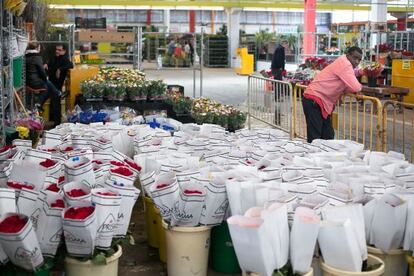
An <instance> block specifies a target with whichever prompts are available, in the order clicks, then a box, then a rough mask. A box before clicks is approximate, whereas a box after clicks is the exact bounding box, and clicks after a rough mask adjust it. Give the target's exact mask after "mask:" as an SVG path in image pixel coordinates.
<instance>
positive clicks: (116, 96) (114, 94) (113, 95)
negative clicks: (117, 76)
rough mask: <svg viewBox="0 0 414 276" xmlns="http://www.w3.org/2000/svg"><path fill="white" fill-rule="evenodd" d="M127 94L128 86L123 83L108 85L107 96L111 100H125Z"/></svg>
mask: <svg viewBox="0 0 414 276" xmlns="http://www.w3.org/2000/svg"><path fill="white" fill-rule="evenodd" d="M126 95H127V92H126V87H125V86H124V85H123V84H121V83H111V84H109V85H108V86H107V98H108V100H110V101H123V100H124V99H125V97H126Z"/></svg>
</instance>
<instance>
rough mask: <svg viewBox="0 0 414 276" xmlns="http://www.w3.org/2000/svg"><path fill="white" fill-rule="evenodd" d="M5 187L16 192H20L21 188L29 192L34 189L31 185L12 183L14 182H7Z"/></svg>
mask: <svg viewBox="0 0 414 276" xmlns="http://www.w3.org/2000/svg"><path fill="white" fill-rule="evenodd" d="M7 186H9V187H10V188H13V189H16V190H21V189H22V188H26V189H29V190H33V189H34V186H33V185H30V184H23V183H19V182H14V181H7Z"/></svg>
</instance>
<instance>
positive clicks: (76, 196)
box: [0, 144, 141, 275]
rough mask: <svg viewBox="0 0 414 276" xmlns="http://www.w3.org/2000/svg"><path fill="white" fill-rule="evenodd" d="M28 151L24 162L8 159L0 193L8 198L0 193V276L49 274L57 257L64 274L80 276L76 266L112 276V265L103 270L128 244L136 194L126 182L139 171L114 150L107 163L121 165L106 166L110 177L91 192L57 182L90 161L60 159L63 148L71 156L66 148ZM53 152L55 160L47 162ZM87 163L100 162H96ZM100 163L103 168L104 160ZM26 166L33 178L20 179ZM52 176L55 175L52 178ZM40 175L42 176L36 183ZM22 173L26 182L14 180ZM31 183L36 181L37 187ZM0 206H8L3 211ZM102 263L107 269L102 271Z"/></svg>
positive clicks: (83, 186)
mask: <svg viewBox="0 0 414 276" xmlns="http://www.w3.org/2000/svg"><path fill="white" fill-rule="evenodd" d="M17 148H18V147H17ZM18 150H19V149H18ZM20 150H21V149H20ZM51 150H53V151H51ZM30 151H31V153H30V154H29V153H27V155H26V157H27V156H30V158H27V160H26V163H24V164H23V163H21V162H20V160H18V159H13V160H11V162H13V163H11V164H12V165H13V166H12V167H11V172H10V175H9V176H8V177H7V183H8V184H9V185H7V187H8V188H7V189H6V188H4V189H3V190H2V191H1V192H3V193H4V192H8V193H9V194H12V195H13V198H10V197H4V195H2V196H0V208H2V211H4V212H3V213H2V216H1V217H0V271H1V272H3V273H5V271H7V272H10V274H9V273H6V274H3V273H0V274H1V275H32V274H30V273H29V272H35V273H38V272H39V273H40V272H43V271H44V272H45V275H46V274H47V275H49V273H48V272H49V270H50V269H51V268H52V267H53V266H54V265H55V264H56V263H57V262H59V261H60V260H61V259H64V262H65V272H66V275H85V274H82V272H79V271H82V270H84V268H83V267H85V268H86V267H87V269H88V271H89V272H90V275H98V273H97V271H102V269H106V268H108V270H110V271H117V266H118V264H117V261H116V263H115V268H113V267H112V268H111V269H109V267H110V266H114V261H111V259H116V260H117V259H118V258H119V257H120V256H121V254H122V249H121V248H120V246H119V245H120V244H126V243H130V244H131V243H133V238H132V237H131V236H130V235H129V234H128V226H129V221H130V218H131V215H132V209H133V206H134V204H135V202H136V200H137V199H138V197H139V194H140V191H139V190H138V189H137V188H135V187H134V185H133V182H134V181H135V180H136V179H137V177H138V173H139V170H140V169H141V168H140V166H138V164H136V163H135V162H134V161H133V160H132V159H129V158H128V157H127V156H125V155H123V154H122V153H120V152H117V153H115V152H114V154H113V155H111V154H109V157H110V158H111V160H112V161H113V162H116V163H121V164H122V165H123V167H113V168H112V169H111V170H110V171H111V172H115V173H116V176H114V175H110V172H109V171H108V172H107V173H106V175H105V181H104V182H103V183H101V185H100V187H102V188H93V187H94V186H95V184H96V183H90V185H89V184H87V182H86V181H83V180H82V183H81V182H76V181H73V182H70V181H71V180H70V179H69V178H65V177H63V175H65V174H66V175H68V172H70V171H69V169H70V170H71V172H75V174H76V175H79V173H80V172H83V171H84V162H89V163H91V159H88V158H86V157H82V159H79V157H72V158H69V159H67V160H66V161H64V160H65V159H64V157H63V156H66V154H67V152H68V151H76V149H74V147H72V146H71V145H70V144H67V145H66V146H65V147H61V146H56V147H53V148H50V147H48V148H46V147H42V146H40V147H38V149H37V150H30ZM80 153H81V151H80V150H79V151H78V154H80ZM57 155H59V156H60V158H59V159H55V158H54V157H56V156H57ZM61 158H63V159H61ZM29 159H30V160H29ZM119 160H123V161H124V162H119ZM93 161H94V162H96V163H95V164H98V163H101V164H102V161H99V160H93ZM67 162H73V165H74V166H71V167H68V166H66V164H67ZM76 162H77V163H76ZM107 162H108V165H109V162H111V161H109V160H108V161H107ZM111 164H112V162H111ZM63 165H65V166H63ZM33 166H38V167H39V170H38V173H39V175H32V174H30V172H28V173H27V175H25V173H24V172H25V171H27V170H32V171H33V170H34V169H35V168H33ZM56 168H59V170H58V171H57V170H56ZM18 169H20V170H22V172H23V173H19V171H17V170H18ZM135 171H137V172H138V173H135ZM52 173H55V174H56V175H54V176H53V177H52ZM93 173H95V171H94V172H93ZM29 174H30V176H29ZM44 175H48V177H46V178H45V180H44V181H43V180H41V177H42V176H44ZM72 175H74V174H72ZM23 176H24V177H25V178H24V179H28V180H27V182H26V181H24V182H22V181H23V180H19V179H23V178H21V177H23ZM62 177H63V179H62ZM115 177H116V178H115ZM127 177H128V179H127ZM18 178H19V179H18ZM32 178H33V179H37V181H38V183H41V184H40V185H37V184H36V183H35V182H34V181H35V180H32ZM29 179H30V180H29ZM124 179H127V180H128V181H129V182H127V181H125V180H124ZM30 181H33V183H32V182H30ZM131 181H132V182H131ZM32 184H33V185H32ZM23 193H24V196H23ZM15 195H16V199H17V200H15V198H14V197H15ZM5 204H6V205H7V206H9V207H10V208H8V209H5V208H4V206H5ZM16 210H17V212H16ZM107 261H108V263H107ZM56 265H57V264H56ZM102 265H108V266H107V267H106V266H105V267H104V268H102ZM57 266H59V265H57ZM58 269H63V267H62V268H60V267H58ZM75 270H76V273H75ZM36 275H37V274H36ZM42 275H43V274H42ZM108 275H115V274H114V273H113V272H110V274H108Z"/></svg>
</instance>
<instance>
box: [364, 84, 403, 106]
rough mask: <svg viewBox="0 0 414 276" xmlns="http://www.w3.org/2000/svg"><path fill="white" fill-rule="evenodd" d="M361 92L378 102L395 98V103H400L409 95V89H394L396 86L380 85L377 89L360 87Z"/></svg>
mask: <svg viewBox="0 0 414 276" xmlns="http://www.w3.org/2000/svg"><path fill="white" fill-rule="evenodd" d="M361 92H362V93H363V94H364V95H366V96H371V97H376V98H378V99H380V100H385V99H390V98H395V99H396V100H397V101H399V102H402V101H403V99H404V96H407V95H408V93H410V89H409V88H404V87H396V86H385V85H380V86H378V87H368V86H365V85H364V86H362V90H361Z"/></svg>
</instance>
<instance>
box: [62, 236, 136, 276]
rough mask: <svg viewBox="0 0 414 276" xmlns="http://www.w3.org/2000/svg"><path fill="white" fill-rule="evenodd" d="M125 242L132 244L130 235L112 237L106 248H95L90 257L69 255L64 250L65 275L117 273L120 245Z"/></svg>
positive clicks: (109, 274) (120, 254) (108, 275)
mask: <svg viewBox="0 0 414 276" xmlns="http://www.w3.org/2000/svg"><path fill="white" fill-rule="evenodd" d="M126 244H132V245H133V244H134V240H133V238H132V236H127V237H126V238H124V239H114V240H113V241H112V244H111V247H110V248H109V249H108V250H99V249H95V251H94V254H93V256H91V257H90V258H76V257H71V256H70V255H68V254H67V252H65V255H64V257H65V258H64V267H65V273H66V275H67V276H89V275H103V276H112V275H117V274H118V261H119V258H120V257H121V256H122V245H126ZM91 273H92V274H91Z"/></svg>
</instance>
